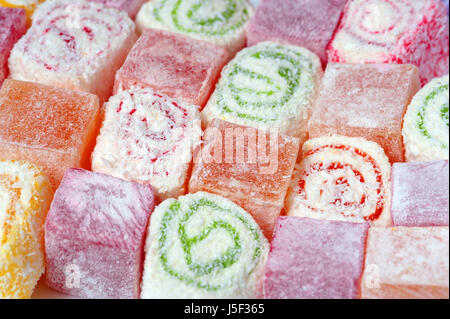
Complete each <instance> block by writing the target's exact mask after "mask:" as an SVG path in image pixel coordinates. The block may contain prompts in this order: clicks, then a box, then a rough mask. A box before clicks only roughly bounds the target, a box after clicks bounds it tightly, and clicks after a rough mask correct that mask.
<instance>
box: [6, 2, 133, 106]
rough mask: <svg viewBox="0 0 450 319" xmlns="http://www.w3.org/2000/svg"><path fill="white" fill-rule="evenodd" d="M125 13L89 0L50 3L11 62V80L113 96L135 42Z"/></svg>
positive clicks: (42, 7)
mask: <svg viewBox="0 0 450 319" xmlns="http://www.w3.org/2000/svg"><path fill="white" fill-rule="evenodd" d="M134 29H135V26H134V23H133V21H132V20H131V19H130V18H129V17H128V15H127V14H126V13H124V12H119V11H117V10H115V9H111V8H107V7H105V6H103V5H100V4H97V3H93V2H87V1H85V0H49V1H46V2H44V3H43V4H42V5H40V6H39V8H38V9H37V10H36V11H35V13H34V15H33V24H32V26H31V28H30V29H29V30H28V31H27V33H26V34H25V36H24V37H22V38H21V39H20V40H19V42H17V44H16V45H15V46H14V48H13V50H12V51H11V56H10V58H9V68H10V72H11V78H13V79H17V80H24V81H33V82H37V83H43V84H48V85H53V86H57V87H63V88H69V89H73V90H81V91H86V92H90V93H93V94H97V95H98V96H99V98H100V100H101V101H105V100H106V99H107V98H108V96H109V95H110V94H111V91H112V87H113V81H114V73H115V71H116V70H117V69H118V68H119V67H120V65H121V64H122V63H123V61H124V60H125V57H126V54H127V53H128V50H129V49H130V48H131V47H132V45H133V44H134V42H135V41H136V34H135V31H134Z"/></svg>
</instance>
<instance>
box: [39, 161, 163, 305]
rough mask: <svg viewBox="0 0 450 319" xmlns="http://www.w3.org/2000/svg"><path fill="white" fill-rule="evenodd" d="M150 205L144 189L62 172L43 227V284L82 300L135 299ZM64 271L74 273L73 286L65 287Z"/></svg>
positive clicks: (93, 175)
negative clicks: (44, 242) (44, 272)
mask: <svg viewBox="0 0 450 319" xmlns="http://www.w3.org/2000/svg"><path fill="white" fill-rule="evenodd" d="M153 207H154V197H153V191H152V189H151V187H150V186H148V185H140V184H137V183H131V182H127V181H123V180H120V179H116V178H114V177H111V176H107V175H103V174H98V173H92V172H88V171H85V170H81V169H69V170H67V172H66V174H65V176H64V179H63V181H62V182H61V186H60V187H59V188H58V190H57V191H56V193H55V198H54V200H53V203H52V205H51V208H50V212H49V214H48V217H47V220H46V224H45V231H46V232H45V236H46V237H45V239H46V259H47V264H48V266H47V272H46V282H47V284H48V285H49V286H50V287H51V288H53V289H55V290H57V291H61V292H64V293H68V294H72V295H78V296H82V297H88V298H137V297H138V296H139V281H140V278H141V262H142V253H143V244H144V239H145V229H146V227H147V223H148V219H149V217H150V214H151V212H152V211H153ZM68 267H69V268H68ZM68 269H69V270H70V269H75V270H74V271H77V272H79V276H80V280H79V288H77V287H76V286H74V287H72V286H70V285H68V284H67V282H68V281H67V280H68V278H69V279H70V277H68V276H67V275H68V274H70V272H69V270H68Z"/></svg>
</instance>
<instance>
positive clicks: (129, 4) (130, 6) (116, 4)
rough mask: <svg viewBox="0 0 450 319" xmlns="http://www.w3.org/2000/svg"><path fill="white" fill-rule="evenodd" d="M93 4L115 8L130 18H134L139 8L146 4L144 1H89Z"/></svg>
mask: <svg viewBox="0 0 450 319" xmlns="http://www.w3.org/2000/svg"><path fill="white" fill-rule="evenodd" d="M89 1H93V2H98V3H102V4H104V5H105V6H107V7H111V8H116V9H118V10H122V11H125V12H127V13H128V15H129V16H130V18H134V17H135V16H136V14H137V12H138V11H139V8H140V7H141V6H142V4H144V2H146V0H89Z"/></svg>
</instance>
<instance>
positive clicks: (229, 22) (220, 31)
mask: <svg viewBox="0 0 450 319" xmlns="http://www.w3.org/2000/svg"><path fill="white" fill-rule="evenodd" d="M149 5H151V6H152V14H153V19H155V20H156V21H158V22H159V23H160V24H162V25H165V26H166V27H167V28H169V29H172V28H175V30H177V31H179V32H181V33H185V34H191V35H202V36H209V37H217V36H225V35H227V34H229V33H232V32H235V31H236V30H238V29H240V28H242V27H243V26H244V25H245V24H246V23H247V22H248V20H249V19H250V10H251V9H250V6H249V4H248V2H247V0H214V1H211V0H153V1H151V2H150V3H149Z"/></svg>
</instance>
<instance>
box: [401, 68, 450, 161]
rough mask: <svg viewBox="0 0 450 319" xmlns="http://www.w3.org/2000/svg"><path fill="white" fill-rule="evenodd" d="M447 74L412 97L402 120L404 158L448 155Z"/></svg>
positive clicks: (414, 159) (429, 159)
mask: <svg viewBox="0 0 450 319" xmlns="http://www.w3.org/2000/svg"><path fill="white" fill-rule="evenodd" d="M448 110H449V77H448V75H446V76H443V77H441V78H436V79H434V80H432V81H431V82H430V83H428V84H427V85H426V86H424V87H423V88H422V89H421V90H420V91H419V92H418V93H417V94H416V95H415V96H414V98H413V99H412V101H411V103H410V105H409V106H408V110H407V111H406V114H405V118H404V122H403V139H404V143H405V149H406V157H407V160H408V161H431V160H439V159H447V158H448V138H449V134H448V133H449V116H448Z"/></svg>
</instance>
